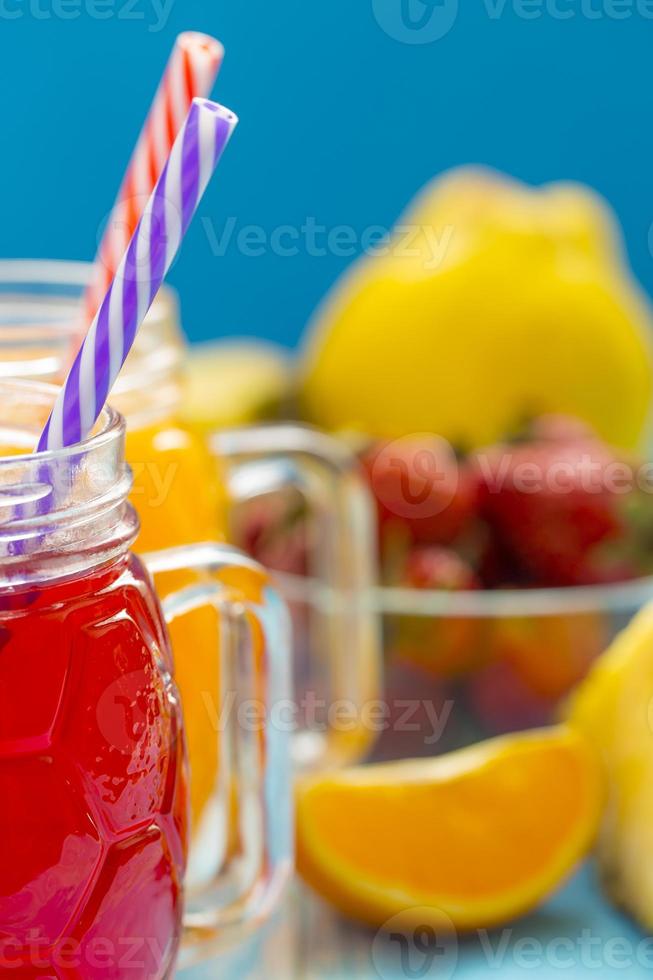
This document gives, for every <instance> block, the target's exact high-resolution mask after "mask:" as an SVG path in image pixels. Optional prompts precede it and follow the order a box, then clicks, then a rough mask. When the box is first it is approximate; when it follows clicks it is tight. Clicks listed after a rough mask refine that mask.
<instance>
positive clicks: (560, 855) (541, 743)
mask: <svg viewBox="0 0 653 980" xmlns="http://www.w3.org/2000/svg"><path fill="white" fill-rule="evenodd" d="M601 801H602V786H601V779H600V773H599V765H598V762H597V760H596V758H595V756H594V753H593V750H592V749H591V748H590V745H589V743H588V742H587V741H586V740H585V739H584V737H583V736H582V735H580V734H578V733H577V732H574V731H573V730H572V729H570V728H569V727H567V726H565V725H561V726H557V727H553V728H548V729H542V730H537V731H533V732H528V733H523V734H519V735H511V736H504V737H501V738H496V739H491V740H490V741H487V742H484V743H482V744H480V745H475V746H472V747H471V748H467V749H462V750H460V751H458V752H452V753H450V754H449V755H444V756H439V757H437V758H434V759H425V760H415V761H412V760H411V761H404V762H394V763H389V764H384V765H374V766H360V767H356V768H352V769H348V770H343V771H340V772H331V773H323V774H321V775H317V776H311V777H307V778H305V779H304V780H302V781H301V782H300V784H299V787H298V798H297V845H298V867H299V871H300V873H301V875H302V876H303V878H304V879H305V880H306V881H307V882H308V883H309V884H310V885H311V886H312V887H313V888H314V889H315V890H316V891H317V892H318V893H319V894H320V895H322V896H323V897H324V898H326V899H327V900H329V901H330V902H332V904H334V905H335V906H336V907H337V908H338V909H340V911H342V912H344V913H345V914H346V915H349V916H351V917H353V918H355V919H358V920H360V921H362V922H366V923H368V924H370V925H373V926H376V927H379V926H382V925H383V924H384V923H385V922H386V921H387V920H388V919H390V918H394V917H395V916H397V915H401V916H402V920H403V921H404V922H405V924H406V925H407V926H413V927H417V926H420V925H433V926H435V927H438V926H440V927H442V925H443V923H450V924H451V925H453V927H454V928H456V929H458V930H469V929H476V928H483V927H487V926H492V925H499V924H501V923H504V922H507V921H509V920H511V919H513V918H515V917H516V916H518V915H521V914H522V913H524V912H527V911H528V910H530V909H531V908H533V907H534V906H535V905H537V904H538V903H539V902H540V901H541V900H542V899H543V898H544V897H545V896H546V895H547V894H548V893H550V892H551V891H552V890H553V889H554V888H555V886H556V885H557V884H558V883H559V882H560V881H561V880H562V879H563V878H564V877H565V876H566V875H567V874H568V873H569V872H570V871H571V870H572V868H573V867H574V865H575V864H576V863H577V861H578V860H579V859H580V858H581V857H582V856H583V855H584V854H585V853H586V852H587V850H588V849H589V847H590V846H591V844H592V841H593V839H594V836H595V833H596V829H597V825H598V820H599V813H600V810H601ZM393 924H394V923H393Z"/></svg>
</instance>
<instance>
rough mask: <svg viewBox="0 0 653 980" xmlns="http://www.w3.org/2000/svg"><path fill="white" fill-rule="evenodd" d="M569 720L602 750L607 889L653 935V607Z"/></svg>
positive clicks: (590, 681)
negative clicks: (605, 795) (605, 802)
mask: <svg viewBox="0 0 653 980" xmlns="http://www.w3.org/2000/svg"><path fill="white" fill-rule="evenodd" d="M568 714H569V721H570V722H571V724H573V725H575V726H577V728H578V729H579V730H580V731H581V732H582V733H583V734H584V735H585V736H586V737H587V738H589V739H590V740H591V741H592V742H593V743H594V745H595V746H596V748H597V749H598V751H599V754H600V756H601V759H602V762H603V765H604V768H605V775H606V781H607V793H608V795H607V807H606V812H605V818H604V820H603V825H602V828H601V832H600V837H599V859H600V862H601V867H602V870H603V876H604V880H605V884H606V887H607V889H608V891H609V892H610V894H611V895H612V896H613V897H614V899H615V900H616V901H617V902H618V903H619V904H621V905H622V906H623V907H624V908H626V909H627V910H628V911H629V912H630V913H631V914H632V915H633V916H634V917H635V918H636V919H637V920H638V921H639V922H640V923H641V925H642V926H644V928H645V929H648V930H651V929H653V605H651V606H649V607H648V608H646V609H644V610H643V611H642V612H641V613H640V614H639V615H638V616H637V617H636V618H635V619H634V620H633V621H632V623H631V624H630V625H629V626H628V627H627V628H626V629H625V630H624V631H623V632H622V633H620V634H619V636H618V637H617V638H616V640H614V642H613V644H612V646H611V647H610V648H609V649H608V650H607V652H606V653H604V654H603V656H602V657H601V658H600V659H599V660H598V661H597V662H596V665H595V666H594V668H593V669H592V671H591V672H590V674H589V675H588V677H587V678H586V680H585V681H583V683H582V684H581V686H580V687H579V689H578V690H577V692H576V693H575V695H574V697H573V700H572V701H571V704H570V708H569V712H568Z"/></svg>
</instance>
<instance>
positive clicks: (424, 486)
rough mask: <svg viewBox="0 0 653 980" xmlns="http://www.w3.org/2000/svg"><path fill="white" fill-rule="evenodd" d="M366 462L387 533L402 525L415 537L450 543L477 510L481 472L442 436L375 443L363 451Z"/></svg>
mask: <svg viewBox="0 0 653 980" xmlns="http://www.w3.org/2000/svg"><path fill="white" fill-rule="evenodd" d="M363 465H364V468H365V470H366V472H367V475H368V479H369V483H370V487H371V489H372V493H373V495H374V498H375V500H376V503H377V511H378V518H379V525H380V529H381V535H382V539H383V537H384V536H385V535H386V533H392V528H393V527H394V528H397V527H399V528H400V529H401V530H402V531H405V532H406V535H407V537H408V539H409V540H411V541H414V542H418V543H422V544H450V543H451V542H452V541H453V540H454V539H455V538H457V537H458V536H459V535H460V534H461V533H462V532H463V531H464V530H465V529H466V528H467V527H468V526H469V525H470V523H471V522H472V520H473V518H474V516H475V514H476V506H477V500H478V475H477V472H476V470H475V468H474V467H473V466H470V465H468V464H467V463H466V462H464V461H463V462H460V461H459V460H458V459H457V458H456V454H455V453H454V451H453V449H452V448H451V446H450V445H449V444H448V443H447V442H446V441H445V440H444V439H440V438H439V437H438V436H435V435H417V436H407V437H405V438H403V439H396V440H394V441H393V442H384V443H380V444H376V445H374V446H372V448H371V449H370V450H369V451H368V452H367V453H366V454H365V455H364V457H363Z"/></svg>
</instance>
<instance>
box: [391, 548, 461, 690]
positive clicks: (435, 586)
mask: <svg viewBox="0 0 653 980" xmlns="http://www.w3.org/2000/svg"><path fill="white" fill-rule="evenodd" d="M399 584H400V585H402V586H404V587H405V588H410V589H419V590H429V591H444V592H461V591H471V590H475V589H478V588H479V581H478V579H477V577H476V575H475V574H474V571H473V569H472V568H471V567H470V566H469V565H468V564H467V563H466V562H465V561H464V560H463V559H462V558H461V557H460V556H459V555H457V554H456V552H455V551H451V550H449V549H447V548H442V547H437V546H434V545H431V546H428V547H427V546H423V545H422V546H416V547H414V548H413V550H412V551H411V552H410V553H409V555H408V558H407V560H406V564H405V568H404V572H403V576H402V578H401V581H400V583H399ZM479 627H480V623H479V621H478V620H477V619H474V618H472V617H467V616H454V615H448V614H447V611H446V606H445V608H444V609H443V610H442V611H441V612H434V613H433V614H432V615H424V616H411V615H405V616H402V617H401V618H399V619H398V635H397V647H396V649H397V654H398V656H399V657H400V658H401V659H402V660H404V661H408V662H410V663H412V664H414V665H416V666H420V667H422V668H423V669H424V670H426V671H427V672H428V673H429V674H430V675H435V676H437V677H454V676H457V675H459V674H462V673H465V672H466V671H468V670H469V669H470V668H472V667H473V666H475V664H476V661H477V656H478V651H479V643H478V639H479Z"/></svg>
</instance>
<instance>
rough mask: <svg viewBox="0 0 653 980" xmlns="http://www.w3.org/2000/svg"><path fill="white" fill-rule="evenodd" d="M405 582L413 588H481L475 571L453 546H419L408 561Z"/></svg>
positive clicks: (405, 569)
mask: <svg viewBox="0 0 653 980" xmlns="http://www.w3.org/2000/svg"><path fill="white" fill-rule="evenodd" d="M401 584H402V585H404V586H407V587H409V588H412V589H441V590H446V591H447V592H463V591H471V590H474V589H478V588H479V581H478V579H477V578H476V575H475V573H474V570H473V569H472V568H471V566H470V565H468V564H467V562H465V561H464V560H463V559H462V558H461V557H460V556H459V555H458V554H457V553H456V552H455V551H451V550H450V549H449V548H439V547H436V546H431V547H415V548H413V549H412V551H411V552H410V554H409V555H408V558H407V560H406V565H405V568H404V574H403V577H402V581H401Z"/></svg>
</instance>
